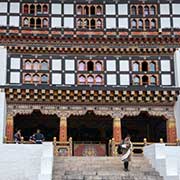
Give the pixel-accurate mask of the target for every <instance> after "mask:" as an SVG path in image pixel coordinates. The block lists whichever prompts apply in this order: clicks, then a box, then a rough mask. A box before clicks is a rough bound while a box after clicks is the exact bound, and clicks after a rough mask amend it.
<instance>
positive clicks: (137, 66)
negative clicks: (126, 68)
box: [133, 62, 139, 71]
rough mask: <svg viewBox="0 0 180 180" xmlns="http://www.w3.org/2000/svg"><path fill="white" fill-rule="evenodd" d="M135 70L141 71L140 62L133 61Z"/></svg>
mask: <svg viewBox="0 0 180 180" xmlns="http://www.w3.org/2000/svg"><path fill="white" fill-rule="evenodd" d="M133 71H139V63H138V62H134V63H133Z"/></svg>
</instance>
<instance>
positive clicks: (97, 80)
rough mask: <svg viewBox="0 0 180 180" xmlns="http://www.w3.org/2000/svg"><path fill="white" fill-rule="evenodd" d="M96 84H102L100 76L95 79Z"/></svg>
mask: <svg viewBox="0 0 180 180" xmlns="http://www.w3.org/2000/svg"><path fill="white" fill-rule="evenodd" d="M95 81H96V84H102V77H101V76H100V75H97V76H96V77H95Z"/></svg>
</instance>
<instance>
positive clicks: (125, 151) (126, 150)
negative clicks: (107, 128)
mask: <svg viewBox="0 0 180 180" xmlns="http://www.w3.org/2000/svg"><path fill="white" fill-rule="evenodd" d="M121 147H122V157H121V160H122V161H123V162H124V171H129V169H128V166H129V161H130V160H131V152H132V142H131V137H130V136H129V135H127V136H126V138H125V139H124V140H123V143H122V145H121Z"/></svg>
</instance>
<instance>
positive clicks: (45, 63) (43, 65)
mask: <svg viewBox="0 0 180 180" xmlns="http://www.w3.org/2000/svg"><path fill="white" fill-rule="evenodd" d="M41 69H42V70H48V69H49V67H48V62H47V61H45V60H43V61H42V62H41Z"/></svg>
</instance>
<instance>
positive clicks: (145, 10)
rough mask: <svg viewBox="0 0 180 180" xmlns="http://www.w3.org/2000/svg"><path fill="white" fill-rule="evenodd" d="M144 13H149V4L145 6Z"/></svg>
mask: <svg viewBox="0 0 180 180" xmlns="http://www.w3.org/2000/svg"><path fill="white" fill-rule="evenodd" d="M144 14H145V15H149V7H148V6H145V7H144Z"/></svg>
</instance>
